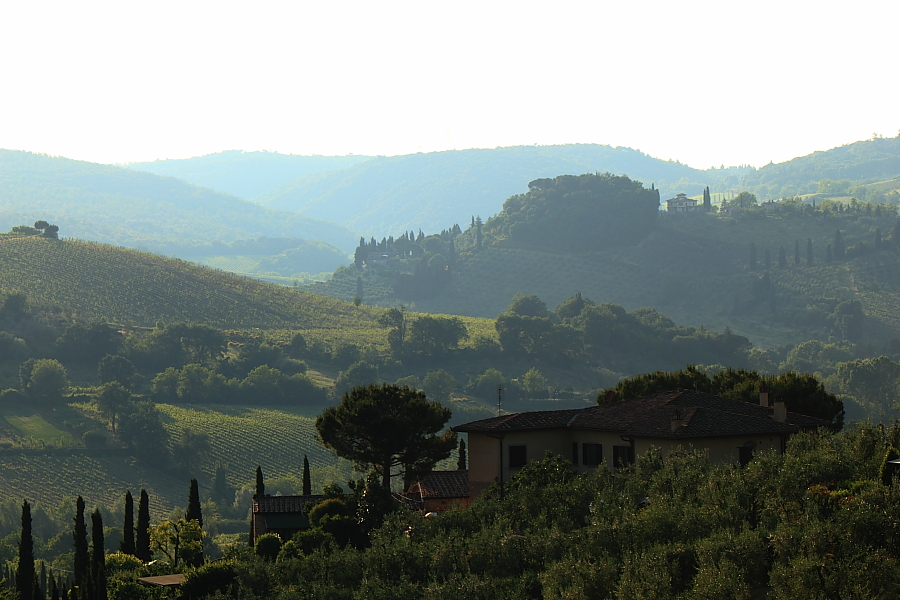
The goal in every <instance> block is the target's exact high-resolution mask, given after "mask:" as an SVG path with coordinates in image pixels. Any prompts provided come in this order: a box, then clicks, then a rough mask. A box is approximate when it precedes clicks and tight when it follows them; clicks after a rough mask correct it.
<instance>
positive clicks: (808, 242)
mask: <svg viewBox="0 0 900 600" xmlns="http://www.w3.org/2000/svg"><path fill="white" fill-rule="evenodd" d="M806 264H807V265H809V266H810V267H811V266H812V264H813V253H812V238H806Z"/></svg>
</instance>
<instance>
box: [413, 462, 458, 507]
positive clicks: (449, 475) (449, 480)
mask: <svg viewBox="0 0 900 600" xmlns="http://www.w3.org/2000/svg"><path fill="white" fill-rule="evenodd" d="M415 493H418V494H421V498H422V500H428V499H430V498H467V497H468V496H469V472H468V471H466V470H464V469H463V470H459V471H432V472H431V473H429V474H428V475H426V476H425V477H424V478H423V479H422V481H419V482H417V483H414V484H412V485H411V486H409V490H408V491H407V494H415Z"/></svg>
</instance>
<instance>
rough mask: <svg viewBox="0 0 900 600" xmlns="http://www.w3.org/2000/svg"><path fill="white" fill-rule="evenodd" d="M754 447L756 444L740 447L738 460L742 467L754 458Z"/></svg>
mask: <svg viewBox="0 0 900 600" xmlns="http://www.w3.org/2000/svg"><path fill="white" fill-rule="evenodd" d="M753 448H754V446H741V447H739V448H738V462H740V463H741V466H742V467H743V466H746V464H747V463H748V462H750V461H751V460H753Z"/></svg>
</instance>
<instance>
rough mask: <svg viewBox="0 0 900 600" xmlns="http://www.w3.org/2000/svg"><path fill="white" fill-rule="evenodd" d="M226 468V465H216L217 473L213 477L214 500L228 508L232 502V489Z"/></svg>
mask: <svg viewBox="0 0 900 600" xmlns="http://www.w3.org/2000/svg"><path fill="white" fill-rule="evenodd" d="M226 470H227V469H226V466H225V464H224V463H222V462H221V461H220V462H217V463H216V473H215V476H214V477H213V486H212V499H213V501H214V502H215V503H216V504H219V505H222V506H227V505H228V504H229V503H231V502H232V499H233V496H232V493H233V492H232V488H231V486H230V485H228V479H227V477H226Z"/></svg>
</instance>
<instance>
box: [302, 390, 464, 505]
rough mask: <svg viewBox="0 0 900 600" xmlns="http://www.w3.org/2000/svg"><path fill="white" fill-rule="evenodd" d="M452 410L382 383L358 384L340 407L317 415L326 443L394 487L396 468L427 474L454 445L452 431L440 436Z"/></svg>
mask: <svg viewBox="0 0 900 600" xmlns="http://www.w3.org/2000/svg"><path fill="white" fill-rule="evenodd" d="M450 414H451V411H450V409H447V408H444V407H442V406H441V405H440V404H438V403H437V402H430V401H428V400H426V398H425V394H423V393H422V392H418V391H415V390H411V389H409V388H406V387H404V388H401V387H398V386H395V385H390V384H384V385H381V386H377V385H368V386H365V387H356V388H353V389H351V390H350V391H349V392H347V393H346V394H344V396H343V398H342V399H341V403H340V405H339V406H336V407H329V408H326V409H325V410H324V411H323V412H322V414H321V415H319V417H318V418H317V419H316V431H317V432H318V434H319V437H320V438H321V440H322V443H323V444H324V445H325V446H326V447H327V448H330V449H331V450H333V451H334V452H335V454H337V455H338V456H340V457H342V458H346V459H348V460H351V461H353V463H354V465H356V466H357V468H358V469H359V470H368V469H369V468H370V467H371V468H372V469H374V470H375V472H376V473H378V475H379V476H380V477H381V480H382V487H384V488H385V489H390V487H391V486H390V481H391V476H392V475H393V474H394V473H393V472H392V471H393V469H394V467H396V466H400V465H403V466H404V468H405V469H406V470H407V471H412V472H416V473H420V474H425V473H427V472H428V471H430V470H431V469H432V467H433V466H434V464H435V463H436V462H437V461H439V460H442V459H444V458H447V457H448V456H449V455H450V452H451V451H452V450H453V448H455V447H456V434H455V433H453V432H452V431H450V430H447V431H445V432H444V433H443V434H440V435H438V432H439V431H440V430H441V429H442V428H443V427H444V424H445V423H446V422H447V421H448V420H449V419H450Z"/></svg>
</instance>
